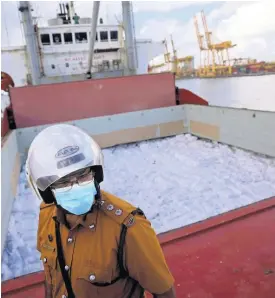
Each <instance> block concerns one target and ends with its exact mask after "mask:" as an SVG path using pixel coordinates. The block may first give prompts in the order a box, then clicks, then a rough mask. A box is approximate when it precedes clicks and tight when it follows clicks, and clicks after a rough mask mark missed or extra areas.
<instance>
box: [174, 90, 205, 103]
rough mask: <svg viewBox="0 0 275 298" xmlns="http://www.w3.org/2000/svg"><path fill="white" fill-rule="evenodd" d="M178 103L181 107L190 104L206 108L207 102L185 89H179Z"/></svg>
mask: <svg viewBox="0 0 275 298" xmlns="http://www.w3.org/2000/svg"><path fill="white" fill-rule="evenodd" d="M179 101H180V104H181V105H183V104H192V105H203V106H208V102H207V101H206V100H204V99H203V98H201V97H200V96H198V95H196V94H195V93H193V92H191V91H189V90H186V89H179Z"/></svg>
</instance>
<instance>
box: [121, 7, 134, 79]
mask: <svg viewBox="0 0 275 298" xmlns="http://www.w3.org/2000/svg"><path fill="white" fill-rule="evenodd" d="M122 17H123V27H124V31H125V50H126V61H127V63H126V65H127V66H126V71H128V72H129V74H135V73H136V51H135V50H136V49H135V38H134V27H133V20H132V10H131V2H130V1H122Z"/></svg>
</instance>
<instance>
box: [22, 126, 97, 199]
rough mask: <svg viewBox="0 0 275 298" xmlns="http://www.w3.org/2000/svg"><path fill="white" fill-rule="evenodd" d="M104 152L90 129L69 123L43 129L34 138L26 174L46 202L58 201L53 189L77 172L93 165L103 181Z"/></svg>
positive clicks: (31, 184) (36, 192) (94, 170)
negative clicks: (64, 178)
mask: <svg viewBox="0 0 275 298" xmlns="http://www.w3.org/2000/svg"><path fill="white" fill-rule="evenodd" d="M102 167H103V154H102V151H101V149H100V147H99V145H98V144H97V143H96V142H95V141H94V139H93V138H92V137H91V136H90V135H88V134H87V133H86V132H84V131H83V130H81V129H80V128H78V127H75V126H73V125H69V124H57V125H53V126H50V127H48V128H46V129H44V130H42V131H41V132H40V133H39V134H38V135H37V136H36V137H35V138H34V140H33V142H32V144H31V146H30V148H29V152H28V157H27V161H26V175H27V179H28V182H29V184H30V186H31V188H32V189H33V191H34V192H35V194H36V195H37V196H38V197H39V198H41V199H43V200H44V201H45V202H46V203H52V202H53V201H54V199H53V195H52V192H51V190H50V188H49V186H51V185H52V184H53V183H54V182H56V181H57V180H59V179H60V178H62V177H64V176H66V175H69V174H71V173H73V172H75V171H78V170H81V169H85V168H92V170H93V172H94V174H95V180H96V182H97V183H98V184H99V183H101V182H102V181H103V168H102Z"/></svg>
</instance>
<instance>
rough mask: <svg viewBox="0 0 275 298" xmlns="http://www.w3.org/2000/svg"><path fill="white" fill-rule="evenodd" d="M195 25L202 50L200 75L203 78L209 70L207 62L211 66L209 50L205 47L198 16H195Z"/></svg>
mask: <svg viewBox="0 0 275 298" xmlns="http://www.w3.org/2000/svg"><path fill="white" fill-rule="evenodd" d="M194 25H195V29H196V35H197V40H198V44H199V48H200V67H199V72H198V75H199V76H203V75H204V74H206V68H207V64H206V60H207V61H208V65H209V50H208V48H207V47H204V45H203V44H204V36H203V34H200V29H199V24H198V19H197V16H196V15H194Z"/></svg>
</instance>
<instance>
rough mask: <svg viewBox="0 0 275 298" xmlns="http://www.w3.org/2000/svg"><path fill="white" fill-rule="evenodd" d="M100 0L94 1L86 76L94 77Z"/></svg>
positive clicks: (88, 77)
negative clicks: (93, 66)
mask: <svg viewBox="0 0 275 298" xmlns="http://www.w3.org/2000/svg"><path fill="white" fill-rule="evenodd" d="M99 5H100V1H94V4H93V16H92V25H91V32H90V33H91V35H90V44H89V53H88V69H87V73H86V78H87V79H91V78H92V72H91V68H92V65H93V57H94V48H95V39H96V27H97V20H98V12H99Z"/></svg>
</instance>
